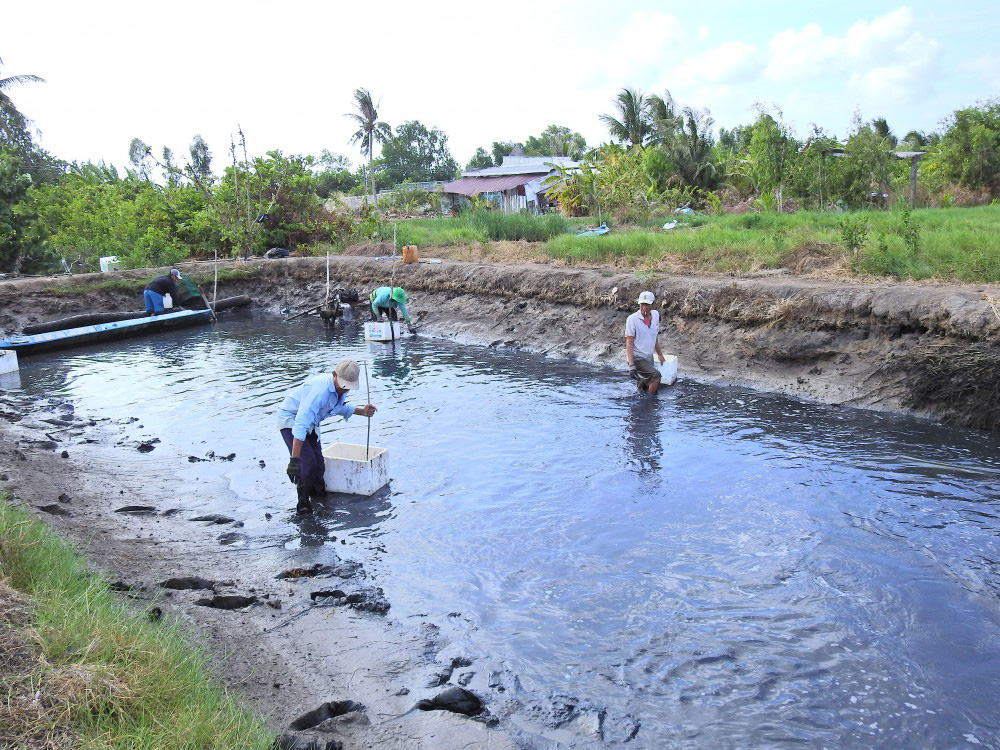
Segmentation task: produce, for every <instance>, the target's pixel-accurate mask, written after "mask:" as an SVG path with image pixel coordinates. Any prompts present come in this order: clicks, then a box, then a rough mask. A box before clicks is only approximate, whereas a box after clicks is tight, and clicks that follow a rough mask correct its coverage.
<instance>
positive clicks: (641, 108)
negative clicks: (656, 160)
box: [601, 88, 653, 146]
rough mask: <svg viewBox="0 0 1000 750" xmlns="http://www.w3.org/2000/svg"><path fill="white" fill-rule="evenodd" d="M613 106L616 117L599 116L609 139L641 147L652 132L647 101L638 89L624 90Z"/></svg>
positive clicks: (648, 102)
mask: <svg viewBox="0 0 1000 750" xmlns="http://www.w3.org/2000/svg"><path fill="white" fill-rule="evenodd" d="M615 106H616V107H618V117H614V116H613V115H601V122H603V123H604V124H605V125H607V126H608V131H609V132H610V133H611V137H612V138H614V139H615V140H618V141H628V143H630V144H631V145H633V146H641V145H643V144H644V143H645V142H646V139H647V138H648V137H649V136H650V135H652V132H653V126H652V124H651V123H650V109H649V108H650V101H649V99H647V98H646V97H645V96H644V95H643V93H642V92H641V91H639V90H638V89H630V88H624V89H622V90H621V91H620V92H619V93H618V96H617V97H616V98H615ZM619 118H620V119H619Z"/></svg>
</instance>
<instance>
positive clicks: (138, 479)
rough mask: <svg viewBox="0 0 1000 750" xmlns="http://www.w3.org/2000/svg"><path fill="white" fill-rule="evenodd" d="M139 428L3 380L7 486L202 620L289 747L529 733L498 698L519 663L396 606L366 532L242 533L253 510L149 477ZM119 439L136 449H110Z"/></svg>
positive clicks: (500, 739) (133, 583) (497, 738)
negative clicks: (309, 558) (333, 542)
mask: <svg viewBox="0 0 1000 750" xmlns="http://www.w3.org/2000/svg"><path fill="white" fill-rule="evenodd" d="M140 428H141V425H140V424H138V423H133V422H132V421H131V420H126V421H125V422H124V423H114V422H111V421H110V420H106V419H87V418H83V417H79V416H77V415H76V414H75V412H74V408H73V405H72V404H71V403H68V402H63V401H60V400H55V399H53V400H41V401H29V400H28V399H27V398H24V397H20V396H17V395H15V394H10V393H4V392H0V457H2V468H0V488H3V489H8V490H10V492H11V494H12V499H13V502H15V503H16V504H18V505H20V506H22V507H24V508H26V509H28V510H30V511H31V512H33V513H35V514H36V515H37V516H39V517H40V518H41V519H43V520H44V521H45V522H46V523H48V524H49V525H50V526H51V527H52V528H53V529H54V530H55V531H56V532H58V533H59V534H60V535H62V536H64V537H66V538H68V539H70V540H72V541H73V542H74V543H76V544H77V545H78V546H79V548H80V549H81V550H82V551H83V552H84V553H85V554H86V555H87V557H88V559H89V560H90V561H91V562H92V563H93V564H94V566H95V567H96V569H98V570H99V571H101V572H102V574H103V575H105V576H107V578H108V579H109V580H110V581H111V584H112V587H113V588H114V589H116V590H117V591H119V592H120V593H121V595H122V596H123V597H125V598H126V600H127V601H128V602H129V603H130V605H131V606H132V607H134V608H135V609H136V610H137V611H138V612H141V613H144V614H145V615H146V616H148V617H150V618H152V619H155V620H160V619H167V620H169V619H176V620H178V621H179V622H180V623H182V624H183V625H184V626H186V627H187V628H188V629H189V630H190V632H192V633H193V634H195V636H196V638H197V639H198V640H200V641H201V642H202V644H203V645H204V646H205V647H206V648H207V649H208V650H209V652H210V653H211V654H212V655H213V656H214V657H215V663H216V664H217V674H218V676H219V678H220V679H222V680H223V681H225V683H226V684H227V685H228V686H229V687H230V688H231V689H233V690H234V691H235V692H236V693H237V694H239V695H242V696H244V697H245V698H246V699H248V700H249V702H250V704H251V705H252V706H253V707H254V708H256V709H257V710H259V711H261V712H262V713H263V714H265V716H266V717H267V718H268V719H269V723H270V724H271V726H272V728H273V729H274V730H275V732H276V733H278V734H280V735H281V742H280V747H281V748H306V747H320V748H346V749H348V750H349V749H350V748H361V747H377V748H418V749H419V748H426V750H453V749H454V750H457V749H458V748H468V747H490V748H497V749H498V750H504V749H512V748H514V747H516V746H518V745H515V744H514V743H513V742H512V741H511V740H510V739H508V738H507V736H506V735H505V734H504V733H503V732H501V731H499V730H497V729H496V728H495V726H496V725H497V724H498V722H499V720H500V717H499V716H498V713H501V714H502V712H503V711H504V710H505V706H504V703H503V702H502V701H501V702H497V701H493V702H492V705H491V704H490V703H488V702H487V701H486V700H485V697H486V696H489V695H491V694H493V695H502V693H497V692H496V687H502V682H503V681H505V680H506V679H507V678H506V677H505V676H503V675H493V676H492V677H490V676H489V675H487V674H483V670H482V669H481V668H480V667H479V666H478V665H477V664H476V661H475V659H474V657H472V656H468V655H465V654H462V653H460V652H457V651H455V650H454V647H452V646H450V645H449V633H448V632H447V630H446V629H445V628H443V627H440V626H438V625H435V624H433V623H431V622H419V623H414V622H399V621H396V620H394V619H393V618H392V613H391V606H390V603H389V602H388V601H386V600H385V598H384V596H382V593H381V590H380V589H379V588H378V587H377V586H376V585H375V584H374V583H373V582H372V581H371V580H369V577H368V575H367V573H366V571H365V570H364V568H363V567H362V566H361V565H360V564H358V563H357V562H355V560H354V557H355V556H356V551H355V550H354V549H352V545H353V544H354V542H353V541H348V540H347V539H343V540H341V541H340V542H339V543H338V546H340V547H341V550H340V553H339V554H337V555H334V556H332V561H331V562H329V563H327V564H324V565H316V564H312V565H308V564H303V563H302V562H301V561H300V559H299V557H300V556H301V554H302V553H301V552H300V551H299V550H296V549H294V548H292V549H287V550H286V549H284V547H283V545H282V544H280V543H278V544H273V543H272V544H269V545H268V544H267V542H266V541H262V540H261V539H246V538H241V537H243V535H242V532H241V529H242V528H243V526H244V522H243V519H240V518H232V517H228V516H222V515H212V514H210V515H205V513H204V511H203V510H201V508H202V507H203V502H202V499H201V498H199V497H198V493H197V492H194V491H192V492H191V493H190V494H189V496H185V495H184V494H183V493H177V492H176V491H175V490H174V489H172V488H171V487H170V486H166V485H164V486H160V485H159V484H157V483H156V482H151V481H149V480H148V479H147V478H143V477H142V472H141V469H140V468H139V466H137V460H136V459H133V458H131V455H130V454H131V453H132V452H134V454H135V455H136V456H138V455H139V454H142V453H147V452H149V450H148V448H149V446H150V445H153V446H154V449H155V442H153V443H151V442H150V441H148V440H147V439H145V438H144V437H142V436H141V434H140V433H141V429H140ZM112 440H117V441H118V445H119V447H121V448H123V450H121V451H117V452H111V453H109V451H108V450H107V448H106V447H105V446H106V444H107V443H108V442H110V441H112ZM144 447H145V448H146V449H145V450H144ZM150 460H155V459H153V458H152V457H151V459H150ZM219 460H227V457H219ZM147 477H148V473H147ZM318 512H319V513H322V512H323V511H322V509H320V510H319V511H318ZM289 513H290V511H289ZM260 514H261V515H264V511H261V512H260ZM267 515H268V520H271V519H270V515H271V514H267ZM277 522H278V519H275V521H274V523H277ZM296 523H297V524H300V525H301V526H303V527H308V525H309V524H310V523H315V521H313V520H312V519H311V518H309V517H306V518H302V519H298V520H296ZM301 533H303V534H308V533H309V529H308V528H303V529H301ZM241 542H242V543H241ZM262 544H265V545H267V546H269V547H270V549H267V550H266V551H265V550H262V549H261V545H262ZM265 552H266V554H265ZM491 681H492V682H494V683H495V685H494V687H492V688H491V687H490V685H489V683H490V682H491ZM480 696H483V698H484V699H481V698H480ZM314 741H315V742H317V743H318V744H316V745H310V744H309V743H311V742H314Z"/></svg>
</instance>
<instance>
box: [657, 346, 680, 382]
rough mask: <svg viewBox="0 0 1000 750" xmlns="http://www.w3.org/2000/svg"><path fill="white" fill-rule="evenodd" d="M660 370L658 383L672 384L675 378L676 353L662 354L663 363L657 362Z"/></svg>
mask: <svg viewBox="0 0 1000 750" xmlns="http://www.w3.org/2000/svg"><path fill="white" fill-rule="evenodd" d="M656 369H657V370H659V371H660V385H673V384H674V383H675V382H676V380H677V355H676V354H665V355H663V364H657V365H656Z"/></svg>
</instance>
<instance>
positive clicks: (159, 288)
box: [142, 268, 184, 315]
mask: <svg viewBox="0 0 1000 750" xmlns="http://www.w3.org/2000/svg"><path fill="white" fill-rule="evenodd" d="M182 278H184V277H183V276H181V272H180V271H178V270H177V269H176V268H171V269H170V273H168V274H164V275H163V276H157V277H156V278H155V279H153V280H152V281H150V282H149V283H148V284H146V288H145V289H144V290H143V292H142V301H143V304H145V305H146V312H147V313H149V314H150V315H160V314H161V313H163V312H165V309H164V307H163V297H164V295H166V294H169V295H170V299H171V301H172V300H175V299H177V284H175V283H174V279H182Z"/></svg>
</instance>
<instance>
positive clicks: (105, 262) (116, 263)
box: [101, 255, 122, 273]
mask: <svg viewBox="0 0 1000 750" xmlns="http://www.w3.org/2000/svg"><path fill="white" fill-rule="evenodd" d="M121 266H122V262H121V261H120V260H118V256H117V255H105V256H104V257H103V258H101V273H107V272H108V271H116V270H118V269H119V268H121Z"/></svg>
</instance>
